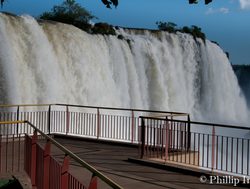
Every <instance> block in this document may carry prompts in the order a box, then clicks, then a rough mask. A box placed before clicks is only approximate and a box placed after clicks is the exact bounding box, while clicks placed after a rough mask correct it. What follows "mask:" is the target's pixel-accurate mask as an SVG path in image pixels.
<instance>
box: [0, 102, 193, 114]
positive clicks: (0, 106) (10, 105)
mask: <svg viewBox="0 0 250 189" xmlns="http://www.w3.org/2000/svg"><path fill="white" fill-rule="evenodd" d="M18 106H19V107H29V106H30V107H35V106H68V107H78V108H91V109H97V108H99V109H106V110H122V111H135V112H150V113H169V114H177V115H180V114H181V115H189V114H187V113H184V112H170V111H159V110H144V109H133V108H131V109H129V108H112V107H102V106H100V107H98V106H83V105H76V104H13V105H12V104H2V105H0V108H8V107H18Z"/></svg>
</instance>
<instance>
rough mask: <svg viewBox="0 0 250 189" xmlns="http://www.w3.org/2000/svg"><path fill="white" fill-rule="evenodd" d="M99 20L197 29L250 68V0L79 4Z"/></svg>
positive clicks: (38, 6) (13, 8) (34, 4)
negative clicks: (165, 23) (113, 5)
mask: <svg viewBox="0 0 250 189" xmlns="http://www.w3.org/2000/svg"><path fill="white" fill-rule="evenodd" d="M62 2H63V0H22V1H21V0H7V1H6V3H5V5H4V7H3V9H2V11H8V12H12V13H16V14H18V15H20V14H30V15H32V16H35V17H36V16H38V15H39V14H41V13H42V12H44V11H48V10H50V9H51V8H52V7H53V5H55V4H60V3H62ZM77 2H78V3H80V4H81V5H83V6H84V7H85V8H86V9H87V10H89V11H90V12H91V13H92V14H94V15H95V16H97V17H98V18H99V19H98V20H94V22H108V23H110V24H112V25H118V26H124V27H136V28H150V29H154V28H156V24H155V22H156V21H171V22H174V23H176V24H177V25H178V26H180V27H182V26H191V25H197V26H199V27H201V28H202V30H203V31H204V32H205V33H206V35H207V38H208V39H210V40H213V41H216V42H218V43H219V44H220V46H221V47H222V48H223V49H224V51H227V52H229V54H230V60H231V62H232V63H233V64H250V0H213V2H212V3H210V4H209V5H204V0H199V3H198V4H196V5H189V4H188V0H119V6H118V7H117V8H113V9H107V8H106V7H105V6H104V5H103V4H102V2H101V0H77Z"/></svg>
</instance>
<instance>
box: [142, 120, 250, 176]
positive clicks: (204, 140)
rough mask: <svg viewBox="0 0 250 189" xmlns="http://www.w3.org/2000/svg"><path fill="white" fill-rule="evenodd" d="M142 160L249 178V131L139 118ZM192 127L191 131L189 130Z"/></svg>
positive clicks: (210, 124) (233, 127)
mask: <svg viewBox="0 0 250 189" xmlns="http://www.w3.org/2000/svg"><path fill="white" fill-rule="evenodd" d="M140 119H141V120H140V121H141V125H142V126H141V130H142V131H141V132H142V135H141V142H140V143H141V150H140V151H141V158H149V159H154V160H157V159H158V160H160V161H163V162H170V163H175V164H178V165H184V166H192V167H197V168H203V169H205V170H209V171H217V172H227V173H233V174H239V175H248V176H249V175H250V165H249V164H250V149H249V147H250V137H249V133H248V135H247V133H246V131H248V132H249V131H250V128H247V127H242V126H233V125H222V124H213V123H204V122H194V121H184V120H174V119H168V118H166V119H161V118H153V117H146V116H142V117H140ZM189 127H190V129H188V128H189Z"/></svg>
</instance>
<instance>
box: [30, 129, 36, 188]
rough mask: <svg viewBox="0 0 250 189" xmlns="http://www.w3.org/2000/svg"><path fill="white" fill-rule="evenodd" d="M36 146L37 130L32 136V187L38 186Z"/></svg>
mask: <svg viewBox="0 0 250 189" xmlns="http://www.w3.org/2000/svg"><path fill="white" fill-rule="evenodd" d="M36 148H37V131H36V130H35V131H34V133H33V136H32V143H31V184H32V188H36Z"/></svg>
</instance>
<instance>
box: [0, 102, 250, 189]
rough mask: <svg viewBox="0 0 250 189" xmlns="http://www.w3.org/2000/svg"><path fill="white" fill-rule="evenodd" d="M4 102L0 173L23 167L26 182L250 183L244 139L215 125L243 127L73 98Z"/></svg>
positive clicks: (75, 184)
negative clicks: (78, 101)
mask: <svg viewBox="0 0 250 189" xmlns="http://www.w3.org/2000/svg"><path fill="white" fill-rule="evenodd" d="M2 108H3V111H1V113H0V121H1V122H0V127H1V129H0V134H1V135H0V144H1V146H0V174H1V176H3V175H8V174H9V175H11V174H17V175H19V177H20V173H24V172H26V173H27V177H28V178H30V179H27V178H23V177H22V176H21V177H20V179H21V180H22V182H23V183H26V187H27V188H28V187H29V186H28V185H32V186H33V188H53V189H54V188H55V189H57V188H63V189H64V188H65V189H66V188H72V189H73V188H88V189H94V188H131V189H133V188H135V189H136V188H156V189H157V188H180V189H181V188H183V189H185V188H197V189H198V188H208V187H211V186H213V187H216V188H229V187H233V185H234V184H236V185H237V188H242V187H249V185H250V183H242V181H243V178H249V139H248V138H240V137H239V136H240V135H241V133H242V132H233V133H232V132H231V133H229V134H233V135H234V136H227V135H225V134H224V135H222V134H223V133H221V129H220V128H223V130H222V132H224V133H226V132H225V131H227V130H228V129H229V130H231V131H234V130H236V131H238V130H243V132H244V133H246V130H248V131H249V128H246V127H236V126H230V125H219V124H210V123H201V122H192V121H190V118H189V115H188V114H183V113H177V112H159V111H148V110H131V109H116V108H104V107H86V106H75V105H39V106H33V105H32V106H31V105H17V106H14V105H13V106H3V107H2ZM174 118H175V119H174ZM177 118H179V119H178V120H177ZM16 120H27V121H16ZM6 121H8V122H6ZM202 126H203V127H204V128H202V129H199V128H201V127H202ZM26 173H25V174H26ZM21 175H22V174H21ZM210 175H212V176H211V177H210ZM215 176H218V179H221V182H220V180H218V181H217V180H216V179H217V178H215ZM225 176H231V177H230V178H235V180H234V179H232V180H230V179H228V180H226V178H225ZM238 178H239V180H241V184H239V183H236V181H237V180H236V179H238ZM204 179H207V180H206V182H205V180H204ZM223 179H224V181H223ZM28 181H30V183H29V182H28ZM233 181H235V183H234V182H233ZM245 181H247V180H245ZM204 182H205V183H204ZM209 182H211V183H210V184H209ZM222 182H224V183H222ZM228 182H229V183H228ZM230 182H231V183H230ZM30 188H32V187H30Z"/></svg>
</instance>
